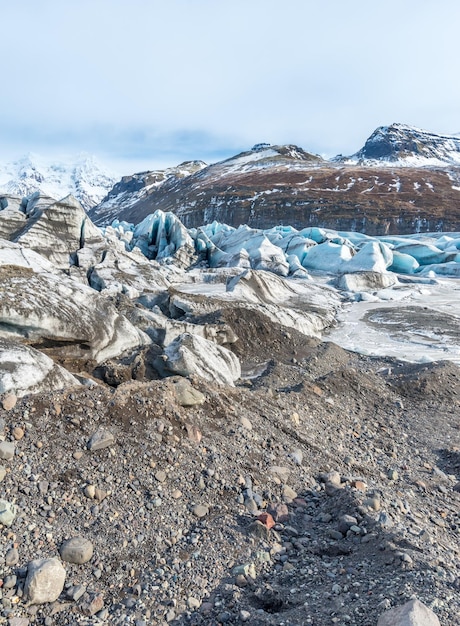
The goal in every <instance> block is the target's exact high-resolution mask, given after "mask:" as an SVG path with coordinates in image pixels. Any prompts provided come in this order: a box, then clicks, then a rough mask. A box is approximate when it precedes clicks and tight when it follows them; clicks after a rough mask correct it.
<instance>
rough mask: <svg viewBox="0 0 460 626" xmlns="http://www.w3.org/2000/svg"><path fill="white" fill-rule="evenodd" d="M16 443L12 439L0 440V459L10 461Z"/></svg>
mask: <svg viewBox="0 0 460 626" xmlns="http://www.w3.org/2000/svg"><path fill="white" fill-rule="evenodd" d="M15 450H16V444H15V443H13V442H12V441H0V459H2V460H3V461H10V460H11V459H12V458H13V457H14V452H15Z"/></svg>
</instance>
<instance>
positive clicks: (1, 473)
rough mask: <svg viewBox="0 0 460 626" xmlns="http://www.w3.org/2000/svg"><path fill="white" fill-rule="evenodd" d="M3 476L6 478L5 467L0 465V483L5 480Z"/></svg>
mask: <svg viewBox="0 0 460 626" xmlns="http://www.w3.org/2000/svg"><path fill="white" fill-rule="evenodd" d="M5 476H6V467H4V466H3V465H0V483H1V482H2V480H3V479H4V478H5Z"/></svg>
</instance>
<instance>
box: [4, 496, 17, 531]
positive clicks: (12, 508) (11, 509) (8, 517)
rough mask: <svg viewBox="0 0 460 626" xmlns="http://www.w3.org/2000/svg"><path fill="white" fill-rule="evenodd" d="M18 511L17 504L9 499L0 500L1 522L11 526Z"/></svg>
mask: <svg viewBox="0 0 460 626" xmlns="http://www.w3.org/2000/svg"><path fill="white" fill-rule="evenodd" d="M17 513H18V509H17V506H16V505H15V504H13V503H12V502H8V501H7V500H0V524H3V526H11V525H12V523H13V522H14V520H15V518H16V515H17Z"/></svg>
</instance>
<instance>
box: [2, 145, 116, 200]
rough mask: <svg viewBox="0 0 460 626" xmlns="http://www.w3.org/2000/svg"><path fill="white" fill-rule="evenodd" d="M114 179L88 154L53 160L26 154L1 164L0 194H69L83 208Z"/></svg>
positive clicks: (62, 195) (109, 187) (111, 185)
mask: <svg viewBox="0 0 460 626" xmlns="http://www.w3.org/2000/svg"><path fill="white" fill-rule="evenodd" d="M117 180H118V177H117V176H116V175H115V174H113V173H112V172H110V171H108V170H107V169H106V168H105V167H103V166H102V165H101V164H100V163H98V161H97V160H96V158H95V157H94V156H91V155H88V154H80V155H78V156H77V157H76V158H74V159H68V160H65V161H54V162H50V161H49V160H46V159H44V158H43V157H40V156H38V155H36V154H28V155H27V156H24V157H23V158H21V159H19V160H17V161H14V162H11V163H6V164H0V193H6V194H13V195H19V196H28V195H30V194H31V193H34V192H35V191H40V192H41V193H43V194H45V195H46V196H50V197H51V198H55V199H56V200H59V199H61V198H63V197H65V196H67V195H69V194H72V195H73V196H75V197H76V198H77V200H79V201H80V202H81V204H82V206H83V207H84V208H85V209H86V210H88V209H90V208H91V207H93V206H95V205H96V204H99V202H100V201H101V200H102V198H104V196H105V195H106V194H107V192H108V191H109V190H110V189H111V188H112V187H113V185H114V184H115V182H116V181H117Z"/></svg>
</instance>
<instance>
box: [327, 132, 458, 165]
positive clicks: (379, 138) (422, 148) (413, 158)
mask: <svg viewBox="0 0 460 626" xmlns="http://www.w3.org/2000/svg"><path fill="white" fill-rule="evenodd" d="M335 160H337V161H345V162H351V163H356V162H359V163H362V164H372V163H378V164H380V165H381V164H384V163H385V162H387V163H389V164H391V165H395V164H398V165H408V166H424V165H427V166H428V165H434V166H445V165H460V137H458V136H455V135H438V134H435V133H430V132H428V131H426V130H422V129H420V128H416V127H415V126H408V125H407V124H398V123H395V124H391V125H390V126H380V127H379V128H377V129H376V130H375V131H374V132H373V133H372V135H371V136H370V137H369V139H368V140H367V141H366V143H365V144H364V146H363V148H361V150H359V152H357V153H356V154H354V155H352V156H351V157H346V158H343V157H342V158H337V159H335Z"/></svg>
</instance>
